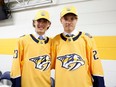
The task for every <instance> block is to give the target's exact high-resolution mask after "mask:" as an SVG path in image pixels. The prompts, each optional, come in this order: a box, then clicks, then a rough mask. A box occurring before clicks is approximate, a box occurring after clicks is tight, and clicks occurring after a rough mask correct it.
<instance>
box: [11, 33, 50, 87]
mask: <svg viewBox="0 0 116 87" xmlns="http://www.w3.org/2000/svg"><path fill="white" fill-rule="evenodd" d="M14 53H15V54H14V56H13V64H12V69H11V74H10V75H11V78H12V81H13V82H14V85H15V86H13V87H20V85H21V87H51V85H50V84H51V82H50V68H51V67H50V66H51V39H50V38H48V37H46V38H45V40H39V39H36V38H35V37H34V35H32V34H30V35H26V36H23V37H20V38H19V40H18V42H17V47H16V49H15V50H14ZM20 80H21V84H20Z"/></svg>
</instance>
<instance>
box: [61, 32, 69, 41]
mask: <svg viewBox="0 0 116 87" xmlns="http://www.w3.org/2000/svg"><path fill="white" fill-rule="evenodd" d="M60 37H61V38H62V39H63V40H64V41H66V40H67V38H66V37H64V36H63V33H61V34H60Z"/></svg>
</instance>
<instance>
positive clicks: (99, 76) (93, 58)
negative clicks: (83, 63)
mask: <svg viewBox="0 0 116 87" xmlns="http://www.w3.org/2000/svg"><path fill="white" fill-rule="evenodd" d="M86 43H87V58H88V62H89V69H90V72H91V75H92V79H93V87H105V83H104V73H103V68H102V63H101V59H100V57H99V54H98V51H97V47H96V43H95V40H94V38H93V37H90V36H86Z"/></svg>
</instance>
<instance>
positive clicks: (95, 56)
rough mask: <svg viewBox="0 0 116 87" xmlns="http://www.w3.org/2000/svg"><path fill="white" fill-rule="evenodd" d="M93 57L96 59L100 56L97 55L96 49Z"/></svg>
mask: <svg viewBox="0 0 116 87" xmlns="http://www.w3.org/2000/svg"><path fill="white" fill-rule="evenodd" d="M93 58H94V60H97V59H98V57H97V51H96V50H94V51H93Z"/></svg>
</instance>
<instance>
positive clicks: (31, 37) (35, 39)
mask: <svg viewBox="0 0 116 87" xmlns="http://www.w3.org/2000/svg"><path fill="white" fill-rule="evenodd" d="M30 36H31V38H32V39H33V40H34V41H35V42H36V43H38V42H39V40H37V39H36V38H35V37H34V36H33V35H32V34H30Z"/></svg>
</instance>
